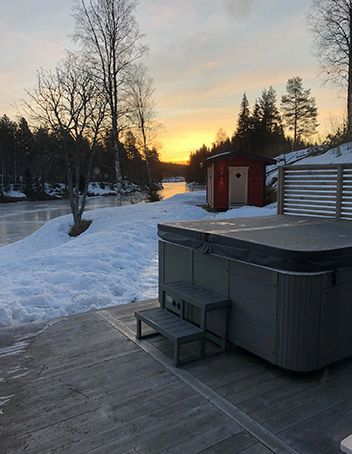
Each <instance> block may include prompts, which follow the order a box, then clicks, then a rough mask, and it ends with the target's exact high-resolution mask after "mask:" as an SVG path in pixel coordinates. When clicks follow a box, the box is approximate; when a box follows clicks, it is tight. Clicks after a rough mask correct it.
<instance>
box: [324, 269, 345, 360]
mask: <svg viewBox="0 0 352 454" xmlns="http://www.w3.org/2000/svg"><path fill="white" fill-rule="evenodd" d="M326 288H327V290H326V297H325V298H324V300H323V306H322V323H321V363H322V365H326V364H331V363H333V362H335V361H339V360H341V359H344V358H348V357H349V356H351V355H352V268H345V269H341V270H338V271H336V272H335V273H331V274H330V276H329V278H328V279H327V283H326Z"/></svg>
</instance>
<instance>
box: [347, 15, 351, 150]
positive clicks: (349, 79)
mask: <svg viewBox="0 0 352 454" xmlns="http://www.w3.org/2000/svg"><path fill="white" fill-rule="evenodd" d="M348 60H349V61H348V86H347V139H348V140H349V141H352V10H350V36H349V55H348Z"/></svg>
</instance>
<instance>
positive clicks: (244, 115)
mask: <svg viewBox="0 0 352 454" xmlns="http://www.w3.org/2000/svg"><path fill="white" fill-rule="evenodd" d="M250 133H251V113H250V109H249V102H248V98H247V95H246V93H244V94H243V97H242V101H241V107H240V113H239V114H238V120H237V129H236V132H235V134H234V136H233V141H234V142H235V143H237V144H238V146H239V148H241V149H242V150H243V151H249V138H250Z"/></svg>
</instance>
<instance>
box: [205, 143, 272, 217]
mask: <svg viewBox="0 0 352 454" xmlns="http://www.w3.org/2000/svg"><path fill="white" fill-rule="evenodd" d="M272 164H276V161H275V160H274V159H271V158H267V157H265V156H260V155H257V154H254V153H247V152H246V153H244V152H241V151H230V152H226V153H220V154H217V155H214V156H210V157H209V158H208V159H207V160H206V161H205V165H206V167H207V203H208V204H209V206H210V207H211V208H212V209H214V210H219V211H220V210H228V209H230V208H231V207H234V206H239V205H252V206H258V207H262V206H264V205H265V186H266V185H265V183H266V182H265V180H266V166H267V165H272Z"/></svg>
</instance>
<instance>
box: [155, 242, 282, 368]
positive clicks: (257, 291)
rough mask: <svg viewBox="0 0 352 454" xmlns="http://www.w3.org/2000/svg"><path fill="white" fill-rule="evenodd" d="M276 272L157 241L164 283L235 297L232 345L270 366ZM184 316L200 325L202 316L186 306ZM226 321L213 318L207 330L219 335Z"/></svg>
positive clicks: (273, 344)
mask: <svg viewBox="0 0 352 454" xmlns="http://www.w3.org/2000/svg"><path fill="white" fill-rule="evenodd" d="M276 274H277V273H276V272H274V271H269V270H266V269H264V268H261V267H257V266H252V265H247V264H244V263H240V262H236V261H234V260H231V259H225V258H222V257H217V256H213V255H209V254H205V255H204V254H202V253H201V252H199V251H197V250H193V249H190V248H186V247H182V246H175V245H173V244H170V243H167V242H164V241H160V242H159V280H160V283H161V284H162V283H168V282H175V281H177V280H184V281H187V282H190V283H193V284H196V285H199V286H201V287H203V288H206V289H208V290H211V291H214V292H216V293H218V294H220V295H223V296H225V297H227V298H229V299H231V301H232V310H231V318H230V332H229V337H230V342H231V343H233V344H235V345H237V346H239V347H242V348H244V349H246V350H248V351H250V352H252V353H254V354H256V355H258V356H260V357H262V358H264V359H267V360H268V361H270V362H272V363H275V358H276V351H275V348H276V306H277V276H276ZM160 298H162V295H160ZM160 301H161V299H160ZM186 316H187V318H189V319H190V320H192V321H194V322H195V323H198V322H199V313H198V311H197V310H196V309H193V308H192V307H188V308H187V310H186ZM223 323H224V314H223V313H220V312H219V313H210V314H209V316H208V322H207V326H208V330H209V331H210V332H211V333H214V334H219V335H220V334H221V333H222V327H223Z"/></svg>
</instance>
